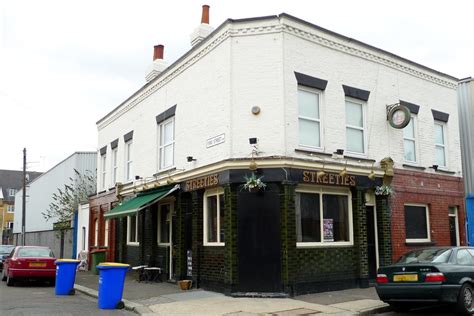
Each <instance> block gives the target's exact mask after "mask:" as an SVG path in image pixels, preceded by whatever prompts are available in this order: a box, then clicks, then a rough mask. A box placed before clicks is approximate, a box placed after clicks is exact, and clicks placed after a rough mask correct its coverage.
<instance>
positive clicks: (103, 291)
mask: <svg viewBox="0 0 474 316" xmlns="http://www.w3.org/2000/svg"><path fill="white" fill-rule="evenodd" d="M129 267H130V265H129V264H124V263H116V262H102V263H101V264H99V265H98V266H97V269H98V270H99V302H98V305H99V308H101V309H116V308H119V309H121V308H124V306H125V305H124V303H123V302H122V294H123V285H124V283H125V274H126V273H127V271H128V269H129Z"/></svg>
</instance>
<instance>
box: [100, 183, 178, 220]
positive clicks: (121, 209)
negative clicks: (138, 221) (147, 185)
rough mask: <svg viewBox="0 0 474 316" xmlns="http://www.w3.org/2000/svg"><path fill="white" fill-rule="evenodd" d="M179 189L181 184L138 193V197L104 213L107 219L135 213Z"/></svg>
mask: <svg viewBox="0 0 474 316" xmlns="http://www.w3.org/2000/svg"><path fill="white" fill-rule="evenodd" d="M177 189H179V184H177V185H175V186H166V187H163V188H159V189H156V190H152V191H149V192H144V193H140V194H138V195H137V196H136V197H134V198H132V199H130V200H128V201H124V202H122V203H120V204H119V205H117V206H116V207H114V208H113V209H111V210H110V211H108V212H107V213H105V214H104V217H105V218H107V219H110V218H117V217H122V216H128V215H133V214H135V213H136V212H137V211H139V210H140V209H143V208H145V207H147V206H149V205H151V204H153V203H155V202H157V201H159V200H161V199H162V198H164V197H165V196H167V195H169V194H170V193H172V192H173V191H176V190H177Z"/></svg>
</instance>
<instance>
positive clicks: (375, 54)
mask: <svg viewBox="0 0 474 316" xmlns="http://www.w3.org/2000/svg"><path fill="white" fill-rule="evenodd" d="M285 19H286V20H285ZM269 20H270V19H262V20H261V21H258V20H257V21H253V23H247V21H245V20H242V21H239V20H236V21H232V20H228V21H226V22H224V24H223V25H221V26H220V27H219V28H217V29H216V31H214V32H213V33H212V34H211V35H209V37H208V38H207V39H205V40H204V41H203V42H201V43H200V45H197V46H199V47H195V48H194V49H196V50H195V51H192V50H193V49H191V51H190V54H189V53H188V54H189V56H186V55H185V56H183V57H184V58H182V60H178V61H177V62H176V63H175V64H173V65H170V67H168V69H166V70H165V71H164V72H163V73H161V74H160V75H159V76H158V77H156V78H155V79H153V80H152V81H150V82H149V83H148V84H147V85H145V86H144V87H143V88H141V89H140V90H139V91H137V92H136V93H135V95H133V96H132V97H130V98H129V99H128V100H127V101H125V102H124V103H123V104H121V105H120V106H118V107H117V108H116V109H115V110H113V111H112V112H110V113H109V114H107V115H106V116H105V117H104V118H102V119H101V120H100V121H99V122H97V128H98V130H101V129H103V128H105V127H106V126H108V125H109V124H110V123H112V122H114V121H115V120H116V119H118V118H119V117H120V116H122V115H123V114H124V113H126V112H128V111H129V110H130V109H132V108H133V107H135V106H136V105H137V104H139V103H140V102H141V101H143V100H145V99H146V98H148V97H149V96H150V95H152V94H153V93H154V92H156V91H157V90H159V89H160V88H161V87H163V86H165V85H166V84H167V83H168V82H170V81H171V80H173V79H174V78H175V77H176V76H178V75H179V74H181V73H182V72H183V71H185V70H186V69H188V68H189V67H190V66H191V65H193V64H194V63H196V62H197V61H199V60H200V59H201V58H203V57H204V56H205V55H206V54H207V53H209V52H210V51H212V50H213V49H214V48H215V47H217V46H219V45H220V44H221V43H222V42H224V41H225V40H226V39H228V38H229V37H238V36H251V35H262V34H271V33H279V32H284V33H287V34H292V35H294V36H297V37H300V38H303V39H306V40H309V41H311V42H314V43H317V44H319V45H322V46H325V47H328V48H331V49H334V50H337V51H340V52H343V53H346V54H349V55H353V56H357V57H360V58H363V59H366V60H369V61H372V62H375V63H378V64H381V65H384V66H387V67H390V68H393V69H396V70H398V71H402V72H404V73H407V74H410V75H413V76H415V77H417V78H420V79H423V80H427V81H430V82H433V83H435V84H438V85H441V86H444V87H448V88H451V89H456V88H457V82H455V81H454V80H451V81H450V80H447V79H443V78H441V76H437V75H434V74H432V73H430V72H429V70H425V69H423V68H422V67H416V66H415V65H410V64H409V63H407V62H403V60H402V59H401V58H399V59H397V58H396V57H392V56H389V53H387V54H384V53H382V52H379V51H376V50H375V48H374V49H370V48H367V47H363V46H362V45H360V44H357V42H355V43H352V42H351V43H344V42H343V40H341V39H338V38H337V37H336V36H334V35H331V34H326V33H325V32H323V31H321V30H318V29H317V28H316V27H308V26H307V25H305V24H304V23H302V22H300V21H298V20H293V19H288V16H286V17H280V20H279V22H274V21H275V20H276V19H273V18H272V20H273V21H272V22H269ZM256 22H257V23H256ZM263 24H265V25H263ZM433 73H434V71H433Z"/></svg>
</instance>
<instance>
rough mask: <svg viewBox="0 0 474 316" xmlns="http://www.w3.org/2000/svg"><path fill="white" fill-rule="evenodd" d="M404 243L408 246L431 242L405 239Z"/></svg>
mask: <svg viewBox="0 0 474 316" xmlns="http://www.w3.org/2000/svg"><path fill="white" fill-rule="evenodd" d="M405 242H406V243H409V244H424V243H427V242H431V239H429V238H428V239H405Z"/></svg>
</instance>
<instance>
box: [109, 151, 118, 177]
mask: <svg viewBox="0 0 474 316" xmlns="http://www.w3.org/2000/svg"><path fill="white" fill-rule="evenodd" d="M111 158H112V159H111V160H112V161H111V165H112V173H111V177H112V184H113V185H114V186H115V184H116V183H117V171H118V148H117V147H116V148H114V149H112V157H111Z"/></svg>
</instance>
